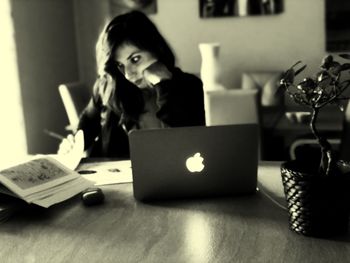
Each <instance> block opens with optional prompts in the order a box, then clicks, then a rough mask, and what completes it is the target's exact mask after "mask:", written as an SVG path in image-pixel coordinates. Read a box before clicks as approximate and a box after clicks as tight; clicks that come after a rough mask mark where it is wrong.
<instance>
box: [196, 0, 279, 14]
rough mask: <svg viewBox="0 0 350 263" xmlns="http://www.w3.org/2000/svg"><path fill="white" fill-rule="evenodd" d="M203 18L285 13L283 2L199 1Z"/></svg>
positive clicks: (266, 0) (264, 0) (246, 0)
mask: <svg viewBox="0 0 350 263" xmlns="http://www.w3.org/2000/svg"><path fill="white" fill-rule="evenodd" d="M199 9H200V10H199V13H200V17H201V18H211V17H229V16H234V17H240V16H251V15H252V16H253V15H275V14H279V13H282V12H283V9H284V5H283V0H199Z"/></svg>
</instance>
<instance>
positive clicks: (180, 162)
mask: <svg viewBox="0 0 350 263" xmlns="http://www.w3.org/2000/svg"><path fill="white" fill-rule="evenodd" d="M129 144H130V158H131V165H132V174H133V190H134V197H135V198H136V199H137V200H141V201H150V200H164V199H174V198H175V199H179V198H181V199H183V198H194V197H215V196H229V195H239V194H248V193H255V192H256V186H257V164H258V125H257V124H242V125H221V126H210V127H208V126H207V127H205V126H195V127H180V128H166V129H148V130H136V131H133V132H131V133H130V134H129Z"/></svg>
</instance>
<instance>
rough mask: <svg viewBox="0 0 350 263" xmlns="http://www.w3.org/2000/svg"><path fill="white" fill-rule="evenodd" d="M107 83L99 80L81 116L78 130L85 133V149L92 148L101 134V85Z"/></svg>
mask: <svg viewBox="0 0 350 263" xmlns="http://www.w3.org/2000/svg"><path fill="white" fill-rule="evenodd" d="M104 84H105V83H104V82H103V81H102V80H101V79H97V80H96V82H95V84H94V87H93V92H92V97H91V99H90V101H89V103H88V105H87V106H86V107H85V109H84V110H83V112H82V113H81V115H80V119H79V124H78V129H81V130H83V131H84V139H85V149H88V148H90V146H91V145H92V144H93V143H94V141H95V138H96V137H97V136H98V135H99V134H100V132H101V111H102V109H103V105H102V101H101V97H100V92H99V90H100V89H101V85H104Z"/></svg>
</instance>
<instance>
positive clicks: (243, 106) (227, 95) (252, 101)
mask: <svg viewBox="0 0 350 263" xmlns="http://www.w3.org/2000/svg"><path fill="white" fill-rule="evenodd" d="M258 107H259V103H258V91H257V90H242V89H231V90H218V91H208V92H206V93H205V112H206V125H207V126H214V125H230V124H258V125H259V126H260V114H259V109H258ZM261 157H262V146H261V132H260V133H259V158H260V159H261Z"/></svg>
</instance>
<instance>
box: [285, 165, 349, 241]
mask: <svg viewBox="0 0 350 263" xmlns="http://www.w3.org/2000/svg"><path fill="white" fill-rule="evenodd" d="M317 170H318V167H317V166H316V165H315V166H314V167H312V166H310V164H307V163H303V162H298V161H288V162H285V163H283V164H282V165H281V175H282V182H283V187H284V193H285V197H286V200H287V204H288V211H289V226H290V229H291V230H292V231H294V232H296V233H298V234H302V235H305V236H314V237H331V236H336V235H341V234H345V233H346V232H347V230H348V225H349V201H350V198H349V194H348V192H349V187H350V173H341V172H339V173H337V174H332V175H329V176H322V175H320V174H318V172H317Z"/></svg>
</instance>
